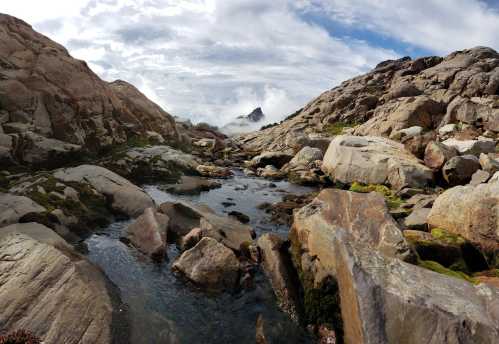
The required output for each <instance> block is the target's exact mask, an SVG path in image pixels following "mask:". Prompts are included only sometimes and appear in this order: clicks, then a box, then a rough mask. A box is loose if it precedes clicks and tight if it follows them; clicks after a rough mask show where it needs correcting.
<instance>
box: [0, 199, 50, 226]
mask: <svg viewBox="0 0 499 344" xmlns="http://www.w3.org/2000/svg"><path fill="white" fill-rule="evenodd" d="M46 211H47V209H45V208H44V207H42V206H41V205H39V204H38V203H36V202H34V201H32V200H31V199H29V198H28V197H24V196H16V195H12V194H8V193H0V227H2V226H7V225H10V224H13V223H17V222H19V220H20V219H21V218H22V217H23V216H25V215H27V214H30V213H44V212H46Z"/></svg>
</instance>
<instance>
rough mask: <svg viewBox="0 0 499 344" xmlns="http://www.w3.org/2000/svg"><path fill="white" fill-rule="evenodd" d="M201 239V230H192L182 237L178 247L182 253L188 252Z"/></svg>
mask: <svg viewBox="0 0 499 344" xmlns="http://www.w3.org/2000/svg"><path fill="white" fill-rule="evenodd" d="M202 237H203V232H202V231H201V228H193V229H191V231H190V232H189V233H187V234H186V235H184V236H183V237H182V241H181V243H180V247H181V248H182V250H183V251H185V250H188V249H190V248H192V247H194V246H196V244H197V243H198V242H199V241H200V240H201V238H202Z"/></svg>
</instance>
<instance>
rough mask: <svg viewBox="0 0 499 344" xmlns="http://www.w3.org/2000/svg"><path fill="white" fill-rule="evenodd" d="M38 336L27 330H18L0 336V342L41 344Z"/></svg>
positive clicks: (3, 343) (7, 343) (6, 343)
mask: <svg viewBox="0 0 499 344" xmlns="http://www.w3.org/2000/svg"><path fill="white" fill-rule="evenodd" d="M41 342H42V341H41V340H40V338H38V337H36V336H35V335H34V334H32V333H31V332H29V331H25V330H18V331H14V332H11V333H8V334H6V335H3V336H0V344H41Z"/></svg>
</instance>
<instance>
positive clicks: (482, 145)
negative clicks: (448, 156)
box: [442, 138, 496, 156]
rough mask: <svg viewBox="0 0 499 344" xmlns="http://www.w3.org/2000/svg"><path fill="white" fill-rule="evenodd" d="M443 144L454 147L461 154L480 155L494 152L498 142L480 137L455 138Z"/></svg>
mask: <svg viewBox="0 0 499 344" xmlns="http://www.w3.org/2000/svg"><path fill="white" fill-rule="evenodd" d="M442 144H444V145H446V146H447V147H453V148H455V149H457V151H458V152H459V154H461V155H475V156H479V155H480V154H482V153H485V154H487V153H493V152H494V151H495V149H496V143H495V142H494V140H490V139H485V138H482V139H478V140H463V141H461V140H457V139H454V138H451V139H448V140H445V141H443V142H442Z"/></svg>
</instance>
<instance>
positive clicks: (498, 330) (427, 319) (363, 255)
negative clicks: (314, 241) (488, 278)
mask: <svg viewBox="0 0 499 344" xmlns="http://www.w3.org/2000/svg"><path fill="white" fill-rule="evenodd" d="M334 247H335V248H334V250H332V251H334V252H335V253H336V258H335V269H336V275H337V277H338V286H339V291H340V300H341V314H342V318H343V323H344V341H345V343H366V342H373V343H401V342H407V343H432V342H433V343H448V344H451V343H456V342H459V341H461V340H462V338H466V340H467V341H469V342H470V343H471V342H479V343H490V344H491V343H494V342H495V341H496V338H497V336H498V334H499V321H498V320H499V302H498V300H499V298H498V297H499V294H498V293H499V289H496V288H490V287H487V286H485V285H484V284H482V285H479V286H474V285H473V284H471V283H469V282H466V281H462V280H459V279H455V278H453V277H448V276H445V275H442V274H438V273H435V272H433V271H428V270H426V269H422V268H419V267H417V266H413V265H410V264H407V263H404V262H402V261H400V260H398V259H393V258H388V257H384V256H382V255H381V254H380V253H379V252H376V251H372V250H371V249H368V248H361V247H355V246H354V245H353V244H349V243H347V242H345V241H344V240H339V239H337V240H335V241H334ZM429 328H434V329H435V331H428V329H429Z"/></svg>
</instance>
